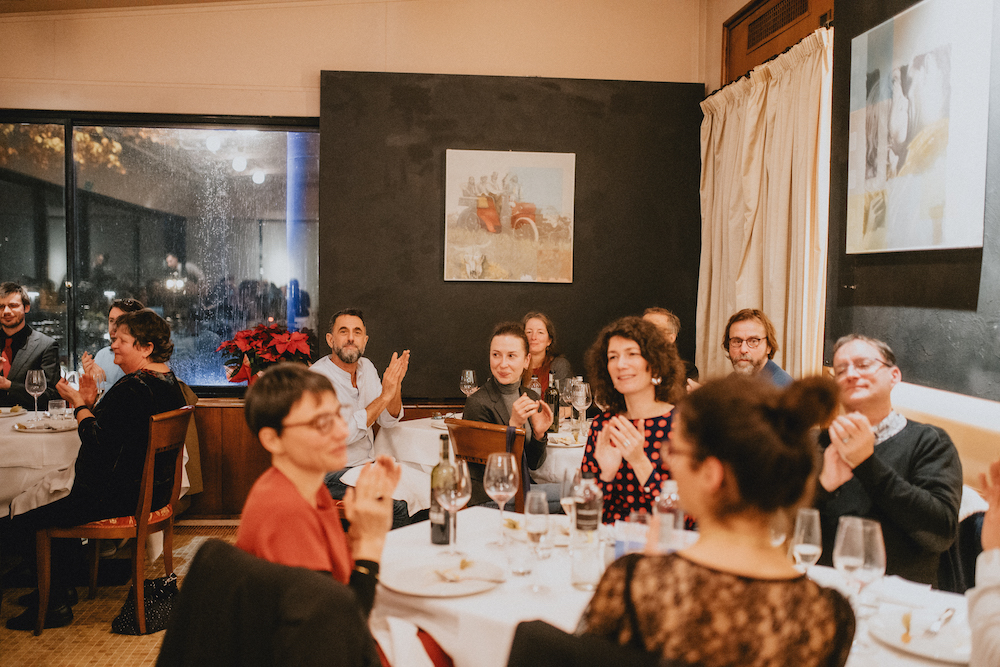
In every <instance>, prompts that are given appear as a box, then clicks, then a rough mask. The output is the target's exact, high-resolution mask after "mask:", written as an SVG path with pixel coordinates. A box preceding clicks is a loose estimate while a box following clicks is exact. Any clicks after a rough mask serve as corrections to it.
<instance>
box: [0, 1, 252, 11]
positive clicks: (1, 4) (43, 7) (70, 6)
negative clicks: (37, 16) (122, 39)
mask: <svg viewBox="0 0 1000 667" xmlns="http://www.w3.org/2000/svg"><path fill="white" fill-rule="evenodd" d="M235 1H237V0H0V14H13V13H19V12H54V11H66V10H74V9H114V8H120V7H156V6H160V5H194V4H207V3H220V2H235ZM240 1H245V0H240Z"/></svg>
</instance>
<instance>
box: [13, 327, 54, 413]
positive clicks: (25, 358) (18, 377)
mask: <svg viewBox="0 0 1000 667" xmlns="http://www.w3.org/2000/svg"><path fill="white" fill-rule="evenodd" d="M33 369H35V370H37V369H41V370H43V371H45V385H46V387H45V393H44V394H42V395H41V396H39V397H38V409H39V410H46V409H48V407H49V400H50V399H54V398H59V392H57V391H56V383H57V382H59V343H57V342H56V341H55V339H54V338H50V337H49V336H46V335H45V334H43V333H40V332H38V331H35V330H33V329H32V331H31V333H30V334H28V339H27V340H26V341H25V342H24V347H22V348H21V349H20V350H18V352H17V354H15V355H14V360H13V361H12V362H11V364H10V375H9V376H8V379H9V380H10V382H11V385H10V389H8V390H7V391H0V404H2V405H3V406H5V407H7V406H11V405H20V406H21V407H23V408H26V409H28V410H33V409H34V407H35V399H34V397H33V396H32V395H31V394H29V393H28V392H26V391H25V390H24V378H25V377H26V376H27V375H28V371H30V370H33Z"/></svg>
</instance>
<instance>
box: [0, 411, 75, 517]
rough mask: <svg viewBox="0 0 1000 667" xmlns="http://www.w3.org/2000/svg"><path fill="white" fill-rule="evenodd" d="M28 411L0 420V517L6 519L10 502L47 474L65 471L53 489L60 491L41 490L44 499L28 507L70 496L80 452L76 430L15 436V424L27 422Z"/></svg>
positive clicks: (39, 499) (16, 433)
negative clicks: (59, 488) (74, 468)
mask: <svg viewBox="0 0 1000 667" xmlns="http://www.w3.org/2000/svg"><path fill="white" fill-rule="evenodd" d="M28 416H29V414H28V412H26V413H25V414H24V415H21V416H19V417H4V418H2V419H0V515H3V516H6V515H7V513H8V512H9V510H10V503H11V501H12V500H13V499H14V498H15V497H17V496H18V495H20V494H21V493H22V492H24V491H25V490H27V489H31V488H32V487H34V486H36V485H38V484H39V482H41V480H42V479H43V478H45V477H46V476H47V475H49V474H50V473H53V475H55V471H59V470H65V471H66V472H65V474H64V475H61V476H60V479H59V480H58V481H55V482H53V484H51V486H53V487H64V488H63V489H62V490H61V491H51V492H49V491H45V490H43V489H40V490H39V491H40V493H41V492H42V491H44V493H42V495H43V496H45V498H41V497H39V498H38V499H36V501H34V502H32V503H31V504H32V505H33V506H35V507H37V506H38V505H43V504H45V503H47V502H52V501H54V500H58V499H59V498H62V497H64V496H67V495H69V490H70V489H71V488H72V485H73V475H72V472H73V464H74V462H75V461H76V454H77V452H78V451H79V450H80V436H79V435H77V432H76V431H75V430H72V431H64V432H61V433H18V432H16V431H14V430H13V425H14V424H15V423H17V422H23V421H27V419H28Z"/></svg>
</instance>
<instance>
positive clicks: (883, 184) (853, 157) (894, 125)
mask: <svg viewBox="0 0 1000 667" xmlns="http://www.w3.org/2000/svg"><path fill="white" fill-rule="evenodd" d="M992 16H993V3H992V2H990V1H989V0H925V1H924V2H921V3H919V4H916V5H914V6H913V7H911V8H910V9H908V10H906V11H905V12H903V13H901V14H899V15H897V16H895V17H893V18H891V19H889V20H888V21H886V22H885V23H882V24H881V25H878V26H876V27H875V28H872V29H871V30H869V31H868V32H866V33H864V34H862V35H859V36H858V37H855V38H854V39H853V40H852V43H851V94H850V108H851V116H850V137H849V149H848V151H849V152H848V175H847V252H848V254H857V253H874V252H893V251H903V250H931V249H943V248H975V247H982V245H983V214H984V206H985V195H986V138H987V130H988V121H989V116H988V112H989V93H990V86H989V82H990V51H991V43H992V35H991V32H992V25H993V19H992Z"/></svg>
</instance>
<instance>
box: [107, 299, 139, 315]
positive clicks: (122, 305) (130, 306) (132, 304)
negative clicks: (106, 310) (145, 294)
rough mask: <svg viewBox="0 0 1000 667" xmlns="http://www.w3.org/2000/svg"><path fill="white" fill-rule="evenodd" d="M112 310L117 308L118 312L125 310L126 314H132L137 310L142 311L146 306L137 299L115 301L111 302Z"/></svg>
mask: <svg viewBox="0 0 1000 667" xmlns="http://www.w3.org/2000/svg"><path fill="white" fill-rule="evenodd" d="M111 307H112V308H117V309H118V310H124V311H125V312H126V313H131V312H133V311H136V310H142V309H143V308H145V306H143V305H142V302H140V301H137V300H136V299H115V300H114V301H112V302H111Z"/></svg>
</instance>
